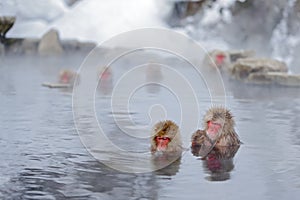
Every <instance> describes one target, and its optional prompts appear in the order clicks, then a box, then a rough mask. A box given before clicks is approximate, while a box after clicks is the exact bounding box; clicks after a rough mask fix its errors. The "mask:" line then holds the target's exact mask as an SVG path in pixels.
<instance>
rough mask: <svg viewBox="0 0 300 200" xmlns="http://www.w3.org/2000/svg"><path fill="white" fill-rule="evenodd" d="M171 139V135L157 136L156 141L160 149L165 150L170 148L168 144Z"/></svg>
mask: <svg viewBox="0 0 300 200" xmlns="http://www.w3.org/2000/svg"><path fill="white" fill-rule="evenodd" d="M170 141H171V139H170V138H169V137H161V136H157V137H155V142H156V146H157V150H158V151H165V150H166V149H167V148H168V144H169V142H170Z"/></svg>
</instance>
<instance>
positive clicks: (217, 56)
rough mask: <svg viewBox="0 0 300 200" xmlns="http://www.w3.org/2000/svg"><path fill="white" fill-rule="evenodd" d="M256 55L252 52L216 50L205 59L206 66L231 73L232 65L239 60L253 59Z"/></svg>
mask: <svg viewBox="0 0 300 200" xmlns="http://www.w3.org/2000/svg"><path fill="white" fill-rule="evenodd" d="M254 55H255V52H254V51H251V50H238V51H222V50H217V49H216V50H213V51H211V52H209V53H208V55H207V56H206V57H205V59H204V64H206V65H209V66H210V67H212V68H214V67H217V68H218V69H221V70H225V71H229V72H230V71H231V68H232V64H233V63H234V62H236V61H237V60H238V59H240V58H248V57H253V56H254Z"/></svg>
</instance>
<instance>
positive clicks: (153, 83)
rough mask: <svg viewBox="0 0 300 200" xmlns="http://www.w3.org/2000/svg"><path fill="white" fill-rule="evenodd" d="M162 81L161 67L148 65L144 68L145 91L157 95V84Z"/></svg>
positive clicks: (158, 89) (152, 64)
mask: <svg viewBox="0 0 300 200" xmlns="http://www.w3.org/2000/svg"><path fill="white" fill-rule="evenodd" d="M162 80H163V74H162V70H161V66H160V65H159V64H155V63H150V64H148V66H147V68H146V82H147V83H149V84H148V85H147V86H146V90H147V92H148V93H150V94H154V93H158V92H159V91H160V87H161V86H160V85H159V83H160V82H161V81H162Z"/></svg>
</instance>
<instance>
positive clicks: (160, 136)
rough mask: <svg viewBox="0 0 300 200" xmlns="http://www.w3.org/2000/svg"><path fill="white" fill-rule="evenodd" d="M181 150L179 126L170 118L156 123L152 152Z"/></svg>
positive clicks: (152, 135)
mask: <svg viewBox="0 0 300 200" xmlns="http://www.w3.org/2000/svg"><path fill="white" fill-rule="evenodd" d="M181 151H182V141H181V136H180V131H179V127H178V126H177V125H176V124H175V123H174V122H172V121H170V120H166V121H161V122H158V123H156V124H155V125H154V128H153V130H152V134H151V152H152V153H155V152H163V153H164V152H167V153H172V152H174V153H175V152H180V153H181Z"/></svg>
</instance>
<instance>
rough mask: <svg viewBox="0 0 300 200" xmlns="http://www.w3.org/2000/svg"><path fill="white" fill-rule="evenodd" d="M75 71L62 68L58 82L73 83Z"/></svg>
mask: <svg viewBox="0 0 300 200" xmlns="http://www.w3.org/2000/svg"><path fill="white" fill-rule="evenodd" d="M75 77H76V73H75V72H72V71H71V70H67V69H66V70H62V71H61V72H60V74H59V82H60V83H63V84H73V82H74V81H75Z"/></svg>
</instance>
